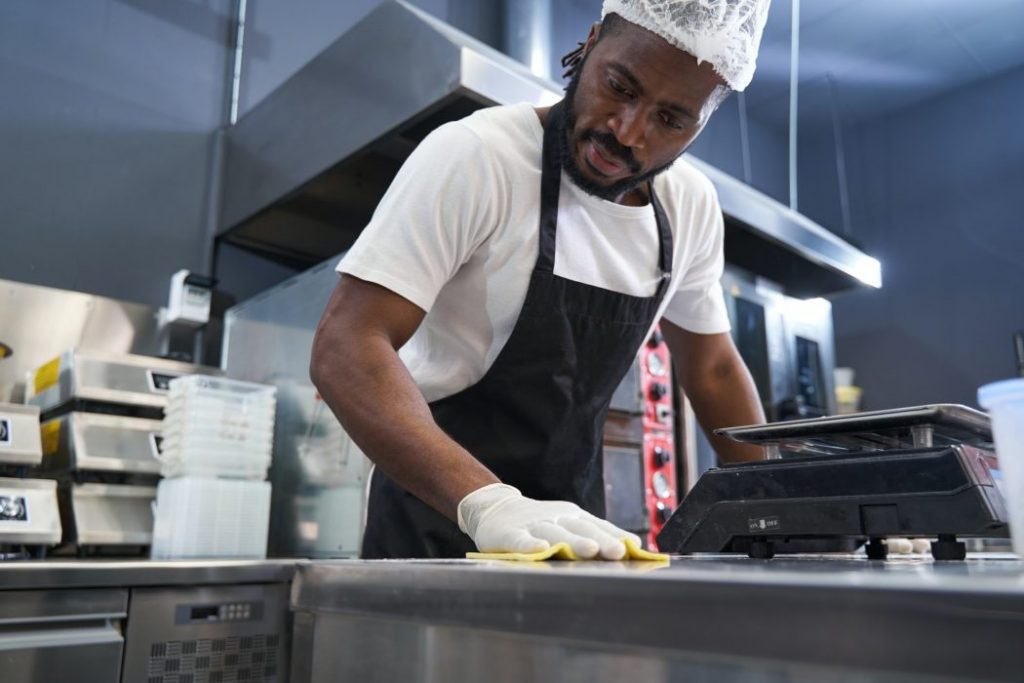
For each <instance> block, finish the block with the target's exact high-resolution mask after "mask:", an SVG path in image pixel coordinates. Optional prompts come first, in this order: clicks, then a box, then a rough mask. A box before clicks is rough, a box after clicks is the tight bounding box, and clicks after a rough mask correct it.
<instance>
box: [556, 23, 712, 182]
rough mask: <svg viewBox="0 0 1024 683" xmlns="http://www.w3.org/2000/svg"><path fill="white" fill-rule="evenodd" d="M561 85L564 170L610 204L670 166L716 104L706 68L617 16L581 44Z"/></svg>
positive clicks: (680, 51)
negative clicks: (606, 31)
mask: <svg viewBox="0 0 1024 683" xmlns="http://www.w3.org/2000/svg"><path fill="white" fill-rule="evenodd" d="M587 48H588V49H587V51H586V52H585V54H586V57H585V60H584V62H583V63H582V64H580V66H579V67H578V68H577V70H576V74H575V76H574V77H573V79H572V81H571V82H570V84H569V87H568V89H567V90H566V103H567V106H566V109H565V116H566V136H567V137H566V144H567V150H566V151H567V153H566V155H565V167H566V170H567V171H568V173H569V175H570V177H572V179H573V180H574V181H575V182H576V184H577V185H579V186H580V187H581V188H582V189H583V190H585V191H587V192H589V193H590V194H594V195H597V196H599V197H602V198H604V199H608V200H611V201H618V200H620V199H621V198H622V197H623V195H625V194H626V193H628V192H629V191H630V190H632V189H634V188H636V187H637V186H639V185H641V184H643V183H645V182H646V181H647V180H649V179H650V178H651V177H653V176H655V175H657V174H658V173H660V172H661V171H663V170H665V169H666V168H668V167H669V166H671V165H672V162H674V161H675V160H676V158H677V157H678V156H679V155H680V154H682V153H683V151H684V150H685V149H686V148H687V147H688V146H689V145H690V143H691V142H693V140H694V139H696V137H697V134H698V133H700V131H701V130H702V129H703V128H704V125H705V124H706V123H707V121H708V118H709V117H710V116H711V113H712V112H713V111H714V109H715V107H716V106H717V105H718V103H719V102H720V101H721V98H722V95H723V94H724V93H725V92H726V91H724V90H723V88H724V87H725V86H724V83H723V81H722V79H721V78H720V77H719V76H718V75H717V74H715V72H714V70H713V69H712V67H711V65H710V64H708V63H706V62H705V63H704V64H701V65H699V66H698V64H697V60H696V58H694V57H693V56H691V55H689V54H687V53H686V52H683V51H682V50H679V49H677V48H675V47H673V46H671V45H669V44H668V43H667V42H666V41H665V40H664V39H662V38H661V37H659V36H657V35H655V34H654V33H651V32H650V31H647V30H645V29H643V28H640V27H639V26H636V25H634V24H630V23H628V22H625V21H619V22H618V24H617V25H616V27H615V30H614V31H613V32H611V35H606V36H604V37H603V38H602V39H601V40H599V41H596V40H595V34H594V33H591V36H590V39H589V40H588V41H587Z"/></svg>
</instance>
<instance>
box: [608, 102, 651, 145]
mask: <svg viewBox="0 0 1024 683" xmlns="http://www.w3.org/2000/svg"><path fill="white" fill-rule="evenodd" d="M608 127H609V128H610V129H611V131H612V133H613V134H614V135H615V139H616V140H618V141H619V142H620V143H621V144H622V145H624V146H626V147H629V148H631V149H643V147H644V142H645V138H646V135H647V131H646V123H645V120H644V116H643V115H642V112H641V111H640V107H623V108H622V109H621V110H620V111H618V112H617V113H616V114H615V115H614V116H612V118H611V120H610V121H609V122H608Z"/></svg>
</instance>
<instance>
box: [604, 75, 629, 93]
mask: <svg viewBox="0 0 1024 683" xmlns="http://www.w3.org/2000/svg"><path fill="white" fill-rule="evenodd" d="M608 86H609V87H610V88H611V89H612V90H614V91H615V92H617V93H619V94H620V95H625V96H627V97H629V96H630V95H632V93H631V92H630V91H629V90H627V89H626V88H624V87H622V86H621V85H620V84H619V83H618V81H616V80H614V79H608Z"/></svg>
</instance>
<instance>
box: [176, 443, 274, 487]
mask: <svg viewBox="0 0 1024 683" xmlns="http://www.w3.org/2000/svg"><path fill="white" fill-rule="evenodd" d="M159 460H160V473H161V474H162V475H163V476H165V477H177V476H184V475H192V474H196V475H202V476H205V477H224V478H228V479H263V478H265V477H266V476H267V471H268V470H269V469H270V461H271V452H270V447H269V446H268V447H266V448H263V449H246V448H210V447H205V448H197V447H194V446H189V445H184V446H182V445H179V444H176V443H173V442H172V443H170V444H167V445H166V446H165V447H163V448H161V452H160V456H159Z"/></svg>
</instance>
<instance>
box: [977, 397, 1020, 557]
mask: <svg viewBox="0 0 1024 683" xmlns="http://www.w3.org/2000/svg"><path fill="white" fill-rule="evenodd" d="M978 403H979V404H981V407H982V408H984V409H985V410H987V411H989V414H990V415H991V417H992V436H993V438H994V439H995V442H996V455H997V456H998V458H999V475H1000V478H999V479H997V480H996V483H997V485H999V489H1000V492H1001V493H1002V495H1003V499H1004V500H1005V501H1006V508H1007V513H1008V514H1009V517H1010V520H1009V521H1010V535H1011V536H1012V538H1013V551H1014V552H1015V553H1017V554H1018V555H1020V556H1021V557H1024V378H1019V379H1008V380H1003V381H1002V382H993V383H992V384H986V385H985V386H983V387H981V388H980V389H978Z"/></svg>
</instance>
